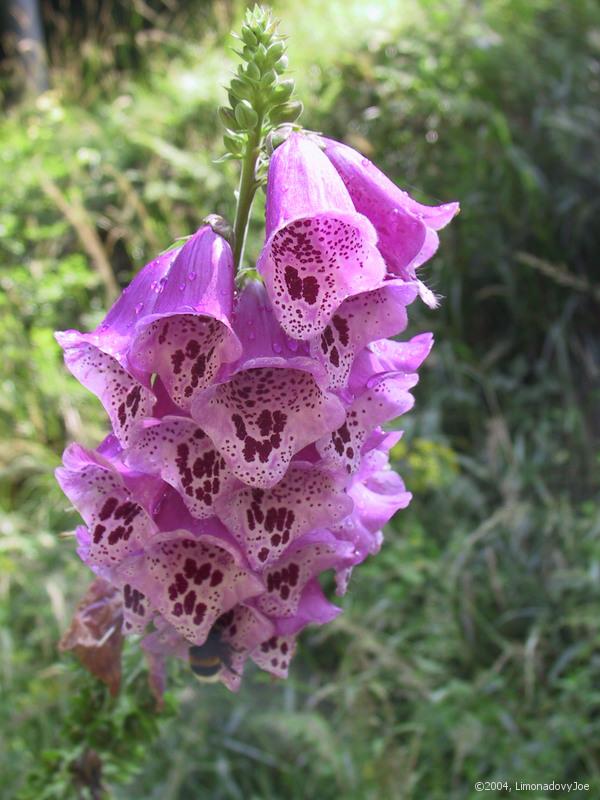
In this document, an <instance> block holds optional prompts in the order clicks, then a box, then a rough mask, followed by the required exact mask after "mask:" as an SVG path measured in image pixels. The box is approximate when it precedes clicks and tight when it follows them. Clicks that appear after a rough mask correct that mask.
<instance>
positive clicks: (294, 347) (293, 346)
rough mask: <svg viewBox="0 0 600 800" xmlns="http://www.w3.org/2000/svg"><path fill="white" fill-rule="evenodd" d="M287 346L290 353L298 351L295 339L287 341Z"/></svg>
mask: <svg viewBox="0 0 600 800" xmlns="http://www.w3.org/2000/svg"><path fill="white" fill-rule="evenodd" d="M287 346H288V347H289V349H290V350H291V351H292V353H295V352H296V350H297V349H298V342H297V341H296V340H295V339H288V343H287Z"/></svg>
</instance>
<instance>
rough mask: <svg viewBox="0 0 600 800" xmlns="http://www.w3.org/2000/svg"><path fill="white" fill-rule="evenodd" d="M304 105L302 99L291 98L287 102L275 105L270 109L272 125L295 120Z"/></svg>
mask: <svg viewBox="0 0 600 800" xmlns="http://www.w3.org/2000/svg"><path fill="white" fill-rule="evenodd" d="M303 108H304V106H303V105H302V103H301V102H300V100H289V101H288V102H287V103H281V105H278V106H275V108H272V109H271V110H270V111H269V119H270V120H271V124H272V125H281V124H282V123H284V122H295V121H296V120H297V119H298V117H299V116H300V114H301V113H302V111H303Z"/></svg>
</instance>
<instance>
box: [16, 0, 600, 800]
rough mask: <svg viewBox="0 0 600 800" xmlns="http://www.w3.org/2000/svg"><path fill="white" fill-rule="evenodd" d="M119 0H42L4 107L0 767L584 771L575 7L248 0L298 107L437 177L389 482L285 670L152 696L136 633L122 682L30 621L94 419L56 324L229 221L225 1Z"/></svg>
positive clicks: (58, 780) (449, 788)
mask: <svg viewBox="0 0 600 800" xmlns="http://www.w3.org/2000/svg"><path fill="white" fill-rule="evenodd" d="M106 5H107V7H108V6H110V5H111V4H110V3H107V4H106ZM118 5H119V4H118V3H113V6H114V7H115V8H116V7H117V6H118ZM132 7H135V9H136V10H135V12H133V11H132V12H131V14H132V15H133V14H134V13H135V14H137V15H138V17H139V15H140V14H141V18H139V19H138V17H136V18H135V19H133V17H132V18H131V19H130V18H129V17H127V16H126V17H125V18H124V20H123V19H121V25H120V27H119V26H117V25H113V26H112V27H111V25H112V22H113V18H112V17H111V16H110V14H109V15H108V16H107V14H106V12H104V13H103V14H100V16H99V18H98V20H97V22H96V23H95V24H93V22H88V26H87V27H85V26H84V27H83V28H82V29H81V30H80V29H79V28H78V27H77V26H76V25H75V24H73V25H71V26H70V25H69V20H68V19H65V18H64V17H61V16H60V14H58V12H57V16H55V17H53V23H52V25H53V27H52V36H51V40H50V47H49V49H50V54H51V58H52V76H53V81H54V89H53V91H52V92H50V93H49V94H47V95H44V96H42V97H40V98H38V100H37V102H36V103H34V104H29V105H27V104H23V105H22V106H19V107H16V108H13V109H12V110H11V111H10V113H9V114H8V115H7V116H6V117H5V119H3V120H2V122H1V123H0V137H1V140H2V148H1V152H0V162H1V165H2V167H1V169H0V190H1V194H2V197H3V203H2V207H1V209H0V264H1V271H0V285H1V288H2V294H1V295H0V348H1V351H2V355H3V360H2V374H1V378H0V380H1V391H0V474H1V485H0V504H1V515H0V681H1V699H0V774H1V776H2V784H3V790H2V791H3V796H6V797H17V796H19V797H21V798H23V799H24V800H33V798H35V800H40V799H42V798H43V800H46V798H48V799H50V798H52V799H54V798H69V797H82V798H83V797H85V798H88V797H93V796H94V795H93V793H91V790H90V789H89V785H90V784H88V789H87V790H86V789H84V788H82V787H83V784H81V782H79V783H78V778H77V774H76V773H77V769H78V765H81V759H82V757H83V756H84V755H85V753H86V752H88V753H89V752H90V751H92V752H93V753H96V754H98V756H99V758H100V759H101V760H102V763H103V766H104V782H105V784H106V786H107V787H108V796H110V797H115V798H123V799H124V800H125V799H126V800H148V799H151V798H160V799H161V800H175V799H176V798H184V797H194V798H196V797H198V798H215V800H221V799H223V800H230V799H231V800H238V798H239V799H241V798H243V800H259V799H260V800H272V799H273V800H274V799H275V798H277V800H279V798H286V800H287V798H291V799H292V800H293V799H294V798H303V799H304V798H320V800H329V798H331V800H333V798H339V797H343V798H349V800H379V799H380V798H381V799H382V800H388V798H390V799H392V798H394V799H395V798H401V799H402V800H404V798H406V800H409V799H410V800H422V798H431V799H432V800H447V799H448V798H450V800H458V798H475V797H477V796H479V795H478V794H477V793H476V792H475V790H474V788H473V787H474V782H475V781H476V780H485V779H491V780H508V781H511V780H516V779H520V780H526V781H552V780H556V781H573V780H579V781H582V782H584V781H588V782H589V783H591V784H592V787H593V791H592V794H591V795H590V794H589V793H588V794H585V793H582V794H580V795H577V794H576V793H574V794H573V795H572V796H573V797H577V796H581V797H584V796H585V797H589V796H595V795H598V794H600V744H599V742H600V713H599V712H600V688H599V687H600V614H599V613H598V610H599V603H600V512H599V508H598V503H597V501H598V495H599V491H600V475H599V473H600V447H599V441H598V433H599V431H598V426H599V423H598V416H597V408H598V402H599V400H600V388H599V375H600V358H599V349H600V338H599V337H598V324H597V320H598V311H599V309H598V306H599V299H598V298H599V297H600V270H599V269H598V259H599V256H600V226H598V224H597V218H598V212H599V206H600V191H599V190H600V112H599V108H600V102H599V101H600V7H598V5H597V3H595V2H592V1H591V0H572V2H570V3H569V4H560V3H555V2H551V0H527V1H526V0H500V1H499V2H491V0H489V1H487V2H472V1H470V0H446V1H445V2H437V1H434V0H422V1H421V2H419V3H413V4H411V3H408V2H407V3H403V4H398V3H392V2H386V0H379V2H376V1H375V0H374V2H373V3H359V2H351V1H350V0H348V2H346V3H343V2H341V1H340V0H333V1H332V2H331V3H329V4H328V5H327V7H326V8H325V7H324V6H323V5H322V4H318V3H312V2H309V1H308V0H307V2H306V3H304V4H302V6H300V5H295V4H288V3H283V2H281V3H279V4H278V5H277V4H276V10H277V11H278V12H279V14H280V15H281V16H282V17H283V19H284V25H283V27H284V29H285V30H286V31H287V32H288V33H290V34H291V40H290V55H291V61H292V65H293V66H295V68H296V71H297V77H298V83H299V87H300V92H299V96H301V97H302V100H303V101H304V103H305V105H306V109H307V111H306V114H305V117H304V124H305V125H306V126H307V127H310V128H313V129H317V130H323V131H326V132H327V133H328V134H329V135H333V136H337V137H338V138H344V139H345V140H346V141H348V142H349V143H351V144H354V145H355V146H357V147H359V148H360V149H363V151H364V152H365V154H367V155H369V157H372V158H373V159H374V160H375V161H376V162H377V163H378V164H379V165H381V166H382V167H383V168H384V169H385V170H386V171H387V172H388V173H389V174H390V175H391V176H393V177H394V178H395V179H396V180H397V181H398V183H399V184H400V185H401V186H403V188H406V189H409V190H410V191H411V192H413V193H414V194H415V195H416V196H417V197H418V199H420V200H423V201H425V202H427V201H431V202H434V201H436V200H453V199H459V200H460V201H461V205H462V213H461V215H460V217H459V218H458V219H457V220H456V221H455V222H454V223H453V225H452V226H451V228H450V229H449V230H448V231H446V232H444V233H443V234H442V246H441V249H440V252H439V254H438V255H437V256H436V257H435V259H434V260H433V261H432V262H431V264H430V265H427V266H426V267H425V268H424V270H423V276H424V277H425V279H426V280H427V281H428V283H429V284H430V285H431V286H432V288H434V290H436V291H437V292H439V293H440V294H441V295H442V296H443V297H444V300H443V303H442V306H441V309H440V310H438V311H436V312H435V313H432V312H430V311H428V310H427V309H425V308H423V307H421V309H417V308H416V307H415V308H414V310H413V319H412V322H411V327H410V333H416V332H418V331H422V330H428V329H433V330H434V332H435V334H436V339H437V346H436V348H435V350H434V353H433V355H432V357H431V359H430V360H429V362H428V363H427V365H426V367H425V368H424V370H423V378H422V381H421V384H420V386H419V387H418V388H417V390H416V396H417V405H416V408H415V410H414V411H413V412H411V414H410V415H409V416H408V417H407V418H406V420H402V425H403V427H405V428H406V434H405V436H404V438H403V440H402V441H401V443H400V444H399V445H398V446H397V448H396V450H395V457H396V459H397V466H398V468H399V470H400V472H401V473H402V474H403V475H404V477H405V479H406V481H407V485H408V488H409V489H410V490H411V491H413V493H414V495H415V497H414V500H413V503H412V505H411V506H410V507H409V509H408V510H406V511H404V512H402V513H400V514H399V515H398V516H397V518H396V520H395V521H394V523H393V525H392V526H391V527H390V530H389V531H388V535H387V539H386V543H385V546H384V548H383V550H382V552H381V554H380V555H379V556H378V557H377V558H374V559H371V560H369V561H368V562H367V563H366V564H365V565H364V566H363V567H362V568H361V569H359V570H357V572H356V574H355V577H354V578H353V581H352V584H351V589H350V592H349V594H348V595H347V597H346V598H344V601H343V605H344V614H343V615H342V616H341V617H340V618H339V619H338V620H336V622H335V623H333V624H331V625H329V626H327V627H326V628H325V629H315V630H310V631H307V632H306V633H305V634H304V635H303V637H302V645H301V647H300V650H299V655H298V656H297V659H296V662H295V665H294V669H293V672H292V678H291V679H290V680H289V681H288V682H286V683H285V684H274V683H271V682H269V680H267V679H265V677H264V676H262V675H258V674H257V673H256V672H252V671H250V674H249V676H248V679H247V680H246V681H245V684H244V687H243V689H242V691H241V693H240V695H238V696H232V695H230V694H228V693H227V692H226V690H224V689H223V688H222V687H218V686H217V687H206V686H203V687H197V686H196V685H192V683H191V682H190V679H189V676H188V675H187V674H185V672H184V671H183V672H182V670H181V669H179V668H177V667H176V668H175V669H174V670H173V675H172V682H171V686H172V690H171V694H170V698H169V702H168V703H167V710H166V711H164V712H163V713H162V714H161V715H159V716H158V717H155V715H154V711H153V708H152V703H151V700H150V697H149V693H148V690H147V688H146V685H145V676H144V672H143V665H142V664H141V663H140V658H139V654H138V652H137V650H136V648H135V647H134V646H132V647H130V648H128V649H127V652H126V670H125V672H126V680H125V687H124V691H123V693H122V695H121V697H120V698H119V699H117V700H111V699H110V698H108V697H107V696H106V695H105V694H104V691H103V690H102V689H101V688H100V687H99V686H98V685H97V684H95V683H94V682H93V681H92V680H91V679H90V678H88V677H87V676H86V675H84V674H83V672H82V671H81V670H80V669H79V668H78V667H76V666H75V664H74V662H73V661H72V659H71V658H70V657H69V656H64V657H59V655H58V653H57V650H56V644H57V641H58V639H59V637H60V633H61V631H62V630H64V628H65V627H66V626H67V624H68V620H69V616H70V613H71V612H72V609H73V607H74V605H75V602H76V600H77V598H78V596H79V595H81V594H82V593H83V591H84V588H85V587H86V585H87V582H88V580H89V576H88V574H87V571H86V569H85V568H84V567H83V566H82V565H80V564H79V563H78V560H77V558H76V556H75V555H74V553H73V547H72V542H71V540H70V539H69V538H68V537H66V538H64V537H63V538H61V537H59V535H58V534H60V533H61V532H64V531H69V530H72V529H73V528H74V527H75V525H76V523H77V516H76V515H75V514H74V513H73V511H72V510H70V509H69V508H68V502H67V501H66V500H65V499H64V497H63V496H62V495H61V493H60V491H59V489H58V487H57V486H56V485H55V483H54V479H53V476H52V469H53V468H54V467H55V466H56V465H57V464H58V461H59V458H60V453H61V451H62V449H63V447H64V445H65V442H66V441H68V440H72V439H78V440H82V441H85V442H88V443H90V444H94V443H96V442H98V440H99V439H100V438H101V437H102V435H103V431H104V430H105V425H106V423H105V420H104V415H103V414H102V413H101V409H100V407H99V405H98V403H97V402H96V401H95V400H94V398H93V397H91V396H90V395H88V393H86V392H85V391H84V390H82V389H81V388H79V387H78V385H77V383H76V382H75V380H73V379H72V378H70V377H69V376H68V375H67V374H66V372H65V370H64V369H63V367H62V362H61V358H60V354H59V351H58V347H57V345H56V344H55V343H54V340H53V338H52V331H53V330H55V329H64V328H69V327H83V328H89V327H90V326H92V325H94V324H95V323H96V322H97V321H98V320H99V318H100V317H101V315H102V314H103V313H104V310H105V309H106V306H107V303H108V302H109V300H110V298H111V297H112V296H114V293H115V290H116V287H117V286H120V285H123V284H125V283H126V282H127V280H128V279H129V278H130V277H131V274H132V272H133V271H134V270H135V269H137V268H139V267H140V266H141V265H142V264H143V263H145V261H147V260H149V259H150V258H151V256H152V255H153V254H155V253H156V251H157V250H158V249H162V248H164V247H166V246H167V245H168V244H169V243H170V242H171V241H172V240H173V239H175V238H177V237H178V236H181V235H185V234H187V233H189V232H190V231H191V230H193V228H194V227H195V226H197V224H198V222H199V220H200V219H201V218H202V217H203V216H204V215H205V214H207V213H209V212H216V213H221V214H224V215H229V216H231V214H232V210H233V193H232V187H233V186H234V185H235V181H236V173H235V166H234V165H231V164H220V165H216V164H215V163H214V160H215V159H216V158H217V157H219V156H220V155H221V153H222V149H221V145H220V141H219V129H218V125H217V122H216V108H217V105H218V104H219V103H220V102H222V100H223V90H222V89H221V85H222V84H224V83H225V82H226V80H227V75H228V72H229V70H230V67H231V63H232V61H231V56H230V55H229V54H228V53H227V51H226V50H225V49H224V48H225V45H226V44H227V38H226V34H227V32H228V31H229V29H230V28H231V27H233V26H234V25H235V21H236V19H239V16H240V13H241V10H242V9H241V7H239V6H238V5H236V4H235V3H225V2H216V1H215V2H213V3H207V2H204V3H200V2H197V3H186V4H175V3H169V4H167V3H165V4H162V3H160V2H156V3H149V4H141V3H140V4H138V3H136V4H133V6H132ZM119 8H121V6H119ZM122 10H123V9H122V8H121V12H122ZM78 31H79V33H78ZM123 31H125V32H126V35H124V34H123ZM308 34H310V35H308ZM78 37H79V38H78ZM259 211H260V208H259V209H258V211H257V215H256V221H255V224H254V228H253V230H252V232H251V241H250V247H249V251H250V253H251V254H254V255H256V253H257V252H258V248H259V247H260V224H259V219H258V218H259ZM594 409H596V412H595V416H594ZM528 796H529V797H534V798H538V800H542V798H545V797H549V796H550V795H546V794H544V793H543V792H542V793H537V794H536V793H529V794H528Z"/></svg>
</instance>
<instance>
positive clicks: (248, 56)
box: [219, 6, 302, 159]
mask: <svg viewBox="0 0 600 800" xmlns="http://www.w3.org/2000/svg"><path fill="white" fill-rule="evenodd" d="M239 40H240V44H241V46H242V49H241V50H238V51H237V54H238V55H239V56H240V58H241V60H242V63H241V64H240V66H239V67H238V70H237V73H236V75H235V77H234V78H233V79H232V80H231V83H230V85H229V90H228V93H227V96H228V100H229V106H222V107H221V108H219V117H220V120H221V122H222V123H223V125H224V126H225V129H226V132H225V135H224V137H223V139H224V142H225V147H226V148H227V157H228V158H237V159H241V158H243V157H244V155H245V154H246V152H247V145H248V142H249V140H251V139H252V137H255V136H257V135H258V136H265V135H267V134H268V133H269V132H270V131H271V130H272V129H274V128H276V127H277V126H278V125H281V124H283V123H293V122H295V121H296V120H297V119H298V117H299V116H300V114H301V113H302V103H301V102H300V101H299V100H293V99H291V98H292V94H293V92H294V81H293V80H292V79H290V78H287V79H284V78H283V77H282V76H283V74H284V73H285V71H286V69H287V64H288V60H287V56H286V54H285V50H286V47H285V41H284V40H283V38H282V37H281V36H280V35H279V34H278V33H277V26H276V22H275V20H274V19H273V18H272V16H271V14H270V13H269V12H268V11H265V10H263V9H262V8H260V7H258V6H256V7H255V8H254V9H253V10H252V11H249V12H248V13H247V15H246V19H245V21H244V23H243V25H242V30H241V33H240V36H239Z"/></svg>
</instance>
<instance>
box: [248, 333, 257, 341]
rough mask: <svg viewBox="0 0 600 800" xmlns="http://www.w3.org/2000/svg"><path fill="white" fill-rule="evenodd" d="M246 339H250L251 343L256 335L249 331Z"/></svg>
mask: <svg viewBox="0 0 600 800" xmlns="http://www.w3.org/2000/svg"><path fill="white" fill-rule="evenodd" d="M248 338H249V339H250V341H251V342H253V341H254V340H255V339H256V334H255V333H254V331H250V333H249V334H248Z"/></svg>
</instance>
